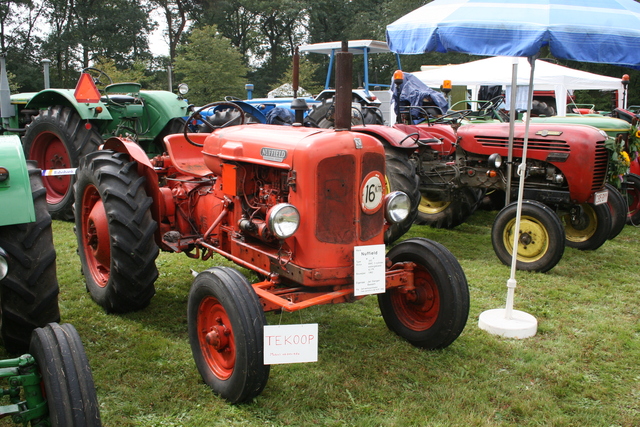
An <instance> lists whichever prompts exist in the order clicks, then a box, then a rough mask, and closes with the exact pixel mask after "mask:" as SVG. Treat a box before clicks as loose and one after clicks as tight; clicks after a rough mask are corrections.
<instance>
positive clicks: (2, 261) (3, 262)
mask: <svg viewBox="0 0 640 427" xmlns="http://www.w3.org/2000/svg"><path fill="white" fill-rule="evenodd" d="M8 272H9V263H8V262H7V253H6V252H5V251H4V249H2V248H0V280H2V279H4V278H5V277H6V276H7V273H8Z"/></svg>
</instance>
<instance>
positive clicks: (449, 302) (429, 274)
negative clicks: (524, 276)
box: [378, 238, 469, 350]
mask: <svg viewBox="0 0 640 427" xmlns="http://www.w3.org/2000/svg"><path fill="white" fill-rule="evenodd" d="M387 257H388V258H389V259H390V260H391V262H392V263H398V262H407V261H409V262H413V263H415V264H416V267H415V268H414V270H413V271H414V285H415V290H413V291H410V292H403V290H402V289H399V288H394V289H389V290H387V292H385V293H383V294H378V305H379V306H380V311H381V313H382V317H383V318H384V321H385V323H386V324H387V327H388V328H389V329H390V330H392V331H393V332H395V333H396V334H398V335H399V336H401V337H402V338H404V339H406V340H407V341H409V342H410V343H411V344H413V345H414V346H416V347H421V348H426V349H430V350H434V349H440V348H445V347H447V346H448V345H450V344H451V343H452V342H453V341H455V340H456V338H458V336H460V334H461V333H462V330H463V329H464V327H465V325H466V323H467V319H468V317H469V287H468V285H467V279H466V276H465V274H464V271H463V270H462V267H461V266H460V264H459V263H458V260H457V259H456V258H455V256H453V254H452V253H451V252H449V250H448V249H447V248H445V247H444V246H443V245H441V244H439V243H436V242H433V241H431V240H427V239H423V238H413V239H407V240H404V241H402V242H400V243H398V244H397V245H396V246H394V247H393V248H392V249H391V250H390V251H389V253H388V254H387Z"/></svg>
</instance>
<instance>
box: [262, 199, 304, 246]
mask: <svg viewBox="0 0 640 427" xmlns="http://www.w3.org/2000/svg"><path fill="white" fill-rule="evenodd" d="M299 225H300V212H298V209H296V207H295V206H293V205H290V204H289V203H279V204H277V205H275V206H274V207H272V208H271V209H269V212H267V226H268V227H269V231H270V232H271V234H273V235H274V236H276V237H277V238H278V239H286V238H288V237H291V236H293V234H294V233H295V232H296V231H297V230H298V226H299Z"/></svg>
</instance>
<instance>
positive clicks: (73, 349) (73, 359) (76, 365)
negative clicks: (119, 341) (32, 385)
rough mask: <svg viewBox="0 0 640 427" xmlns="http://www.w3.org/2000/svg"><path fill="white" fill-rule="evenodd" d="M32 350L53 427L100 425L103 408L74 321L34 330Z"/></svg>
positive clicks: (90, 426)
mask: <svg viewBox="0 0 640 427" xmlns="http://www.w3.org/2000/svg"><path fill="white" fill-rule="evenodd" d="M29 353H30V354H31V355H32V356H33V357H34V359H35V360H36V363H37V365H38V369H39V371H40V374H41V375H42V382H43V385H44V391H45V397H46V399H47V406H48V407H49V421H50V423H51V426H52V427H99V426H100V425H102V423H101V421H100V409H99V406H98V397H97V396H96V389H95V385H94V383H93V375H92V374H91V367H90V366H89V361H88V360H87V355H86V354H85V351H84V347H83V345H82V341H81V340H80V336H79V335H78V332H77V331H76V329H75V328H74V327H73V325H71V324H68V323H66V324H62V325H58V324H57V323H50V324H48V325H46V326H45V327H44V328H38V329H36V330H34V331H33V334H32V336H31V345H30V348H29Z"/></svg>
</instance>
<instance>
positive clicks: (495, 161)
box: [488, 153, 502, 169]
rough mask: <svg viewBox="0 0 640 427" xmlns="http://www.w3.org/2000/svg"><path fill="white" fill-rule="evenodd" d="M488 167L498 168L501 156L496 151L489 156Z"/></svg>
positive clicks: (500, 163) (500, 164)
mask: <svg viewBox="0 0 640 427" xmlns="http://www.w3.org/2000/svg"><path fill="white" fill-rule="evenodd" d="M488 163H489V167H490V168H494V169H499V168H500V166H502V156H501V155H500V154H498V153H493V154H492V155H490V156H489V160H488Z"/></svg>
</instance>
